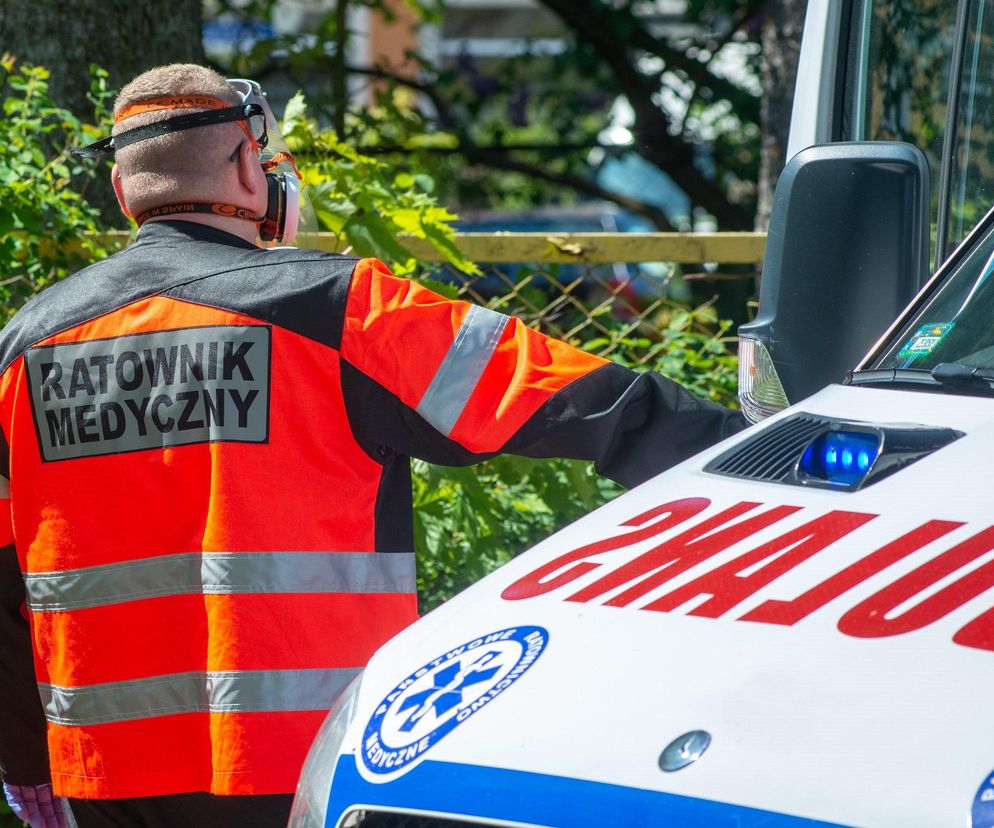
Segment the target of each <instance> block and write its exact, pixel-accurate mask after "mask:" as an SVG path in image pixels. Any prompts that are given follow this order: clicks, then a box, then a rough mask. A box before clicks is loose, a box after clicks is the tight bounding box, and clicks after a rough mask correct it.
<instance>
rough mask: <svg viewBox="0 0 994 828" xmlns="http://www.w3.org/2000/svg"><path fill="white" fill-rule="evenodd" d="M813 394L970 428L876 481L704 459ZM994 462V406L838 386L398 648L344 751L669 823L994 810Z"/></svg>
mask: <svg viewBox="0 0 994 828" xmlns="http://www.w3.org/2000/svg"><path fill="white" fill-rule="evenodd" d="M798 412H804V413H807V414H811V415H815V416H820V417H827V418H836V419H840V420H852V421H860V422H870V423H878V424H879V423H895V422H899V423H904V424H909V423H910V424H915V425H919V426H930V427H941V428H951V429H955V430H956V431H959V432H962V434H963V436H962V437H961V438H960V439H957V440H955V441H954V442H952V443H950V444H949V445H947V446H945V447H943V448H941V449H939V450H938V451H935V452H934V453H932V454H930V455H929V456H927V457H924V458H923V459H921V460H918V461H917V462H915V463H913V464H911V465H908V466H907V467H906V468H903V469H901V470H900V471H898V472H896V473H894V474H892V475H891V476H889V477H887V478H886V479H883V480H880V481H878V482H875V483H874V484H873V485H870V486H867V487H865V488H864V489H862V490H860V491H856V492H839V491H828V490H819V489H813V488H809V487H801V486H788V485H781V484H774V483H763V482H755V481H752V480H745V479H737V478H733V477H728V476H722V475H716V474H713V473H709V472H705V471H704V468H705V467H706V466H707V465H708V464H709V462H710V461H711V460H712V459H714V458H716V457H718V456H720V455H722V454H723V453H725V452H727V451H728V449H729V448H730V447H731V446H732V445H734V444H736V443H738V442H741V441H744V440H747V439H751V438H752V437H753V436H754V435H755V434H756V433H757V432H758V430H759V429H770V428H772V427H774V426H775V425H776V422H777V421H779V420H783V419H785V418H788V417H795V416H797V414H798ZM868 412H870V415H869V416H868ZM992 466H994V401H992V400H990V399H981V398H970V397H957V396H949V395H943V394H926V393H910V392H902V391H890V390H875V389H867V388H843V387H839V386H835V387H831V388H829V389H826V390H825V391H823V392H821V393H820V394H818V395H816V396H815V397H813V398H811V399H810V400H808V401H806V402H805V403H804V404H802V405H801V406H797V407H795V408H794V409H791V410H790V411H788V412H785V413H784V414H782V415H779V416H778V417H777V418H773V419H772V420H770V421H767V422H766V423H763V424H761V425H759V426H756V427H755V428H753V429H750V430H748V431H746V432H744V433H743V434H740V435H737V436H736V437H734V438H732V439H731V440H729V441H726V442H725V443H724V444H722V445H720V446H718V447H716V448H714V449H713V450H711V451H709V452H707V453H705V454H702V455H699V456H697V457H695V458H693V459H691V460H690V461H688V462H686V463H684V464H682V465H681V466H679V467H677V468H675V469H672V470H670V471H669V472H666V473H664V474H662V475H660V476H659V477H657V478H655V479H654V480H652V481H650V482H648V483H646V484H644V485H642V486H640V487H639V488H637V489H635V490H633V491H631V492H628V493H626V494H625V495H623V496H621V497H619V498H618V499H616V500H615V501H613V502H612V503H610V504H608V505H607V506H605V507H603V508H601V509H599V510H597V511H596V512H594V513H592V514H590V515H588V516H586V517H585V518H583V519H581V520H579V521H577V522H576V523H574V524H573V525H571V526H569V527H567V528H566V529H564V530H562V531H561V532H559V533H558V534H556V535H554V536H553V537H551V538H550V539H548V540H547V541H545V542H543V543H541V544H539V545H538V546H536V547H534V548H533V549H531V550H530V551H529V552H527V553H525V554H523V555H521V556H520V557H518V558H516V559H515V560H513V561H512V562H511V563H509V564H507V565H506V566H504V567H503V568H501V569H500V570H499V571H497V572H496V573H494V574H492V575H491V576H490V577H488V578H486V579H484V580H483V581H481V582H480V583H478V584H476V585H475V586H473V587H472V588H470V589H468V590H466V591H465V592H464V593H462V594H460V595H459V596H457V597H456V598H454V599H452V600H451V601H450V602H448V603H447V604H445V605H444V606H443V607H441V608H439V609H438V610H436V611H435V612H433V613H431V614H430V615H428V616H426V617H425V618H424V619H422V620H421V621H419V622H418V623H417V624H415V625H413V626H412V627H411V628H409V629H408V630H406V631H405V632H404V633H402V634H401V635H400V636H398V637H397V638H395V639H394V640H393V641H391V642H390V643H389V644H387V645H386V646H385V647H384V648H382V650H381V651H380V652H379V653H378V654H377V655H376V656H375V657H374V658H373V660H372V662H371V663H370V665H369V667H368V669H367V671H366V673H365V676H364V679H363V683H362V694H361V696H360V698H359V702H358V708H357V715H356V717H355V720H354V723H353V725H352V727H351V729H350V731H349V735H348V738H347V739H346V742H345V744H344V747H343V753H344V755H343V757H342V760H341V762H340V768H341V767H342V766H343V765H347V766H349V767H350V768H351V767H352V765H351V763H352V762H354V769H355V770H354V773H355V780H358V781H357V785H358V784H360V782H361V784H362V785H365V786H366V788H365V793H364V794H363V796H366V797H367V798H368V799H375V798H377V797H380V796H382V797H383V800H382V801H384V802H386V801H394V802H395V804H396V805H397V807H403V806H404V796H406V794H403V793H402V792H403V791H405V790H407V791H416V792H417V796H422V797H424V796H427V794H425V793H424V792H425V791H435V792H436V793H435V795H434V798H432V796H428V798H427V799H421V800H418V802H419V803H420V805H419V807H421V808H424V809H425V810H431V811H442V812H446V813H453V812H454V813H464V814H483V815H489V816H490V817H492V818H493V819H494V820H495V821H497V820H504V821H505V822H509V823H517V822H521V823H528V824H542V825H580V824H588V823H589V824H594V823H590V822H589V817H590V815H591V814H592V813H595V812H596V809H597V808H598V807H603V808H607V811H606V812H605V814H604V815H602V816H603V819H601V817H598V819H601V821H600V823H599V824H604V825H610V824H616V825H620V824H630V825H635V824H648V822H640V821H639V819H638V818H634V817H633V815H634V814H639V813H642V811H640V810H639V809H640V808H643V806H644V807H646V808H649V806H648V805H646V803H647V802H648V801H649V800H650V799H652V800H653V802H655V803H656V805H659V803H660V802H663V803H664V804H665V803H669V804H668V805H667V806H666V807H668V808H669V809H670V810H668V811H667V810H665V809H664V811H659V810H658V809H657V810H652V808H649V810H646V811H644V813H645V814H650V813H651V814H658V813H664V812H665V813H667V814H670V815H671V816H672V819H673V822H672V823H671V822H668V821H667V822H665V823H663V822H656V823H655V824H679V825H682V824H702V825H703V824H707V825H711V824H721V825H726V824H727V825H753V824H755V825H760V824H762V825H764V826H772V825H776V826H781V825H783V826H787V825H791V826H793V825H806V826H813V825H820V824H842V825H901V826H903V827H904V828H907V826H918V825H920V826H948V825H965V824H969V819H970V813H971V809H972V810H973V812H974V815H975V817H976V815H977V814H981V815H982V814H983V813H986V811H985V810H984V809H985V808H988V807H992V806H994V803H992V801H994V789H992V788H991V787H988V785H987V782H988V780H989V779H990V778H991V777H992V775H994V773H992V772H994V738H992V734H994V705H992V704H991V702H990V700H991V688H992V687H994V609H992V608H994V526H992V524H994V509H992V506H994V485H992V477H994V475H992V471H991V469H992ZM667 749H668V750H667ZM481 774H482V776H481ZM549 779H554V780H556V782H555V784H550V783H547V782H541V780H549ZM445 780H448V781H447V782H446V781H445ZM536 780H540V781H538V782H536ZM335 784H336V786H338V790H339V791H341V785H343V784H344V782H342V780H340V779H336V783H335ZM530 786H532V787H534V790H533V789H532V787H530ZM577 786H580V787H577ZM494 790H502V791H504V793H502V794H500V796H499V797H498V799H499V801H496V802H494V803H492V804H486V803H485V802H484V800H486V799H487V797H486V796H485V795H484V793H481V792H485V791H494ZM509 790H510V791H516V792H517V793H516V794H515V795H513V796H512V795H509V794H508V793H507V791H509ZM591 791H600V792H609V793H611V795H610V796H609V795H607V794H605V796H604V797H600V796H599V795H588V794H590V792H591ZM391 792H393V793H391ZM395 794H396V796H399V797H400V798H399V799H397V798H396V796H395ZM411 796H414V794H411ZM417 796H415V799H417ZM612 796H614V798H613V799H612ZM391 797H394V799H391ZM515 797H517V799H516V798H515ZM626 797H627V798H626ZM333 798H334V797H333ZM511 800H514V802H511ZM518 800H520V801H518ZM412 803H414V800H412ZM515 803H517V804H515ZM598 803H601V804H600V805H599V804H598ZM605 803H606V804H605ZM626 803H627V804H626ZM988 803H992V804H991V805H989V804H988ZM653 807H655V806H653ZM474 808H475V809H476V810H474ZM488 809H489V810H488ZM577 809H579V810H577ZM619 809H620V810H619ZM674 809H675V810H674ZM581 812H582V813H581ZM612 814H613V818H612V816H611V815H612ZM750 820H751V821H750ZM332 824H333V823H332ZM488 824H490V823H488ZM987 824H994V822H992V823H986V822H983V821H982V820H981V821H976V822H975V823H974V825H975V826H977V828H979V826H982V825H987Z"/></svg>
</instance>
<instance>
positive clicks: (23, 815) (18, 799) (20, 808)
mask: <svg viewBox="0 0 994 828" xmlns="http://www.w3.org/2000/svg"><path fill="white" fill-rule="evenodd" d="M3 795H4V796H5V797H7V804H8V805H10V810H12V811H13V812H14V816H16V817H17V818H18V819H19V820H21V822H26V823H27V824H28V825H30V826H31V828H67V825H68V823H67V822H66V816H65V810H64V803H63V801H62V800H61V799H60V798H59V797H57V796H53V795H52V786H51V785H8V784H7V783H6V782H4V783H3Z"/></svg>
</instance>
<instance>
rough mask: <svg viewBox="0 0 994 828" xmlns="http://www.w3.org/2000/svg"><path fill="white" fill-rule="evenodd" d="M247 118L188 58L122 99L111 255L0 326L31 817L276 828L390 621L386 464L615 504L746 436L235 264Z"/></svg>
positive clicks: (306, 275) (145, 79)
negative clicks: (562, 487)
mask: <svg viewBox="0 0 994 828" xmlns="http://www.w3.org/2000/svg"><path fill="white" fill-rule="evenodd" d="M265 109H266V108H265V106H264V105H261V104H260V101H259V99H258V89H257V88H254V87H253V86H252V85H251V84H248V83H245V82H231V83H229V82H227V81H225V80H224V79H223V78H221V77H220V76H218V75H216V74H215V73H213V72H211V71H210V70H207V69H204V68H202V67H198V66H191V65H173V66H165V67H160V68H158V69H154V70H152V71H149V72H147V73H145V74H143V75H141V76H139V77H138V78H136V79H135V80H134V81H132V82H131V83H130V84H128V85H127V86H126V87H125V88H124V89H123V90H122V91H121V94H120V95H119V97H118V99H117V102H116V105H115V121H116V125H115V127H114V135H113V138H112V139H106V140H105V141H102V142H98V144H97V145H95V146H96V150H100V149H104V150H108V151H113V152H115V153H116V162H117V163H116V166H115V167H114V170H113V173H112V182H113V185H114V189H115V192H116V193H117V195H118V198H119V201H120V203H121V207H122V209H123V210H124V211H125V213H126V214H127V215H129V216H133V217H135V218H136V220H137V221H138V223H139V225H140V226H141V229H140V230H139V233H138V238H137V241H136V242H135V243H134V244H133V245H131V246H130V247H129V248H128V249H127V250H124V251H122V252H120V253H118V254H116V255H115V256H112V257H111V258H109V259H107V260H104V261H102V262H99V263H97V264H95V265H93V266H91V267H88V268H86V269H85V270H83V271H81V272H79V273H77V274H76V275H74V276H73V277H71V278H69V279H67V280H65V281H64V282H62V283H60V284H57V285H55V286H53V287H51V288H49V289H48V290H46V291H44V292H43V293H42V294H41V295H39V296H38V297H36V298H35V299H33V300H32V301H31V302H29V303H28V304H27V305H26V306H25V307H24V308H23V310H22V311H21V312H20V313H19V314H18V315H17V316H16V317H15V319H14V320H13V321H12V322H11V324H10V325H8V326H7V328H6V329H5V330H4V331H3V332H2V335H0V426H2V432H3V433H2V435H0V458H2V461H3V462H2V463H0V471H2V473H3V477H0V486H2V491H0V496H2V500H0V503H2V504H3V506H4V508H5V509H9V515H10V520H6V519H4V520H0V533H2V534H3V535H4V537H3V538H2V539H0V546H2V545H3V544H7V545H6V546H5V547H3V548H0V698H2V703H0V760H2V762H3V767H4V775H5V783H6V791H7V796H8V799H9V800H10V802H11V804H12V805H13V806H14V807H15V808H17V809H18V812H19V813H21V814H23V815H25V818H28V819H29V821H30V822H31V824H32V825H62V824H64V820H65V819H66V816H65V814H64V811H63V807H62V806H63V805H64V804H65V803H68V804H69V806H70V808H71V812H72V814H73V815H74V818H75V820H76V821H77V822H78V824H79V825H80V826H83V828H86V826H104V825H139V826H162V827H163V828H166V827H168V828H175V826H180V825H211V826H218V825H221V826H223V825H239V826H241V825H274V826H275V825H283V824H285V822H286V819H287V815H288V812H289V808H290V802H291V795H292V792H293V790H294V788H295V785H296V781H297V776H298V773H299V771H300V768H301V765H302V763H303V760H304V756H305V754H306V751H307V749H308V746H309V744H310V742H311V740H312V738H313V736H314V734H315V732H316V731H317V729H318V726H319V725H320V724H321V722H322V720H323V718H324V716H325V713H326V711H327V709H328V708H329V707H330V706H331V704H332V702H333V701H334V699H335V697H336V695H337V694H338V693H339V692H340V691H341V690H342V689H343V688H344V687H346V686H347V685H348V684H349V682H350V681H351V680H352V678H353V677H354V676H355V675H356V674H357V673H358V672H359V671H360V669H361V668H362V667H363V665H364V664H365V663H366V661H367V659H368V658H369V656H370V655H371V654H372V653H373V652H374V651H375V650H376V649H377V648H378V647H379V646H380V645H381V644H382V643H383V642H384V641H386V640H387V639H388V638H390V637H391V636H392V635H394V634H395V633H396V632H398V631H399V630H401V629H402V628H403V627H404V626H406V625H407V624H409V623H410V622H411V621H413V620H414V619H415V617H416V610H417V607H416V595H415V580H414V560H413V548H414V544H413V537H412V522H411V487H410V466H409V458H410V457H420V458H423V459H425V460H428V461H430V462H434V463H442V464H447V465H465V464H469V463H474V462H477V461H480V460H482V459H485V458H487V457H490V456H493V455H494V454H496V453H499V452H511V453H516V454H521V455H526V456H532V457H550V456H565V457H575V458H586V459H590V460H594V461H596V463H597V467H598V469H599V470H600V472H601V473H603V474H605V475H607V476H609V477H612V478H614V479H615V480H617V481H619V482H621V483H624V484H626V485H634V484H636V483H639V482H641V481H643V480H645V479H647V478H648V477H650V476H652V475H653V474H655V473H656V472H659V471H661V470H662V469H664V468H666V467H668V466H670V465H672V464H673V463H675V462H678V461H680V460H682V459H684V458H686V457H688V456H690V455H692V454H694V453H695V452H697V451H699V450H700V449H702V448H704V447H706V446H709V445H711V444H713V443H714V442H716V441H718V440H720V439H722V438H723V437H725V436H727V435H729V434H731V433H732V432H734V431H736V430H737V429H739V428H741V427H742V426H743V425H744V422H743V420H742V419H741V417H740V416H739V415H738V414H736V413H734V412H729V411H726V410H725V409H723V408H721V407H719V406H716V405H713V404H710V403H707V402H703V401H701V400H698V399H695V398H694V397H692V396H691V395H689V394H688V393H686V392H685V391H684V390H683V389H681V388H680V387H679V386H677V385H675V384H674V383H672V382H669V381H668V380H666V379H663V378H662V377H660V376H657V375H653V374H636V373H634V372H632V371H629V370H627V369H625V368H623V367H621V366H618V365H615V364H613V363H610V362H608V361H606V360H604V359H601V358H599V357H596V356H592V355H590V354H587V353H583V352H581V351H578V350H576V349H574V348H572V347H570V346H569V345H566V344H564V343H562V342H559V341H557V340H554V339H550V338H548V337H546V336H543V335H542V334H540V333H538V332H536V331H534V330H532V329H531V328H528V327H526V326H525V325H524V324H522V323H521V322H520V321H519V320H517V319H514V318H510V317H507V316H504V315H502V314H499V313H497V312H495V311H491V310H486V309H484V308H481V307H476V306H473V305H470V304H467V303H465V302H457V301H450V300H448V299H445V298H442V297H440V296H438V295H436V294H434V293H432V292H431V291H429V290H426V289H425V288H423V287H421V286H420V285H419V284H417V283H416V282H412V281H408V280H405V279H398V278H395V277H394V276H392V275H391V274H390V273H389V271H388V270H387V268H386V267H385V266H384V265H383V264H382V263H380V262H379V261H376V260H373V259H356V258H349V257H344V256H337V255H331V254H323V253H316V252H313V251H308V250H297V249H292V248H277V249H272V250H264V249H260V247H259V246H258V244H257V242H258V239H259V238H260V236H261V237H262V238H263V239H266V238H269V239H276V240H279V239H281V238H282V239H284V240H288V238H289V236H291V235H292V225H293V222H294V219H295V216H294V214H293V206H294V199H295V193H296V180H295V176H293V174H292V173H288V172H286V169H285V167H284V170H283V171H282V172H276V171H274V168H275V167H276V166H277V164H278V163H279V161H275V160H274V159H269V160H268V161H265V163H263V164H261V163H260V151H261V149H262V147H263V146H264V145H265V141H266V137H267V136H266V128H267V126H268V128H269V129H272V126H273V125H272V123H271V122H270V123H269V124H267V123H266V122H265V116H266V112H265ZM96 150H95V151H96ZM280 161H282V162H283V163H284V165H285V163H286V161H287V159H286V158H282V159H280ZM264 167H265V168H264ZM291 167H292V163H291ZM8 485H9V489H8ZM29 622H30V625H29ZM39 693H40V696H41V704H39V703H38V694H39ZM53 797H54V799H53ZM43 807H47V808H48V810H49V813H48V815H45V814H43V813H42V810H43Z"/></svg>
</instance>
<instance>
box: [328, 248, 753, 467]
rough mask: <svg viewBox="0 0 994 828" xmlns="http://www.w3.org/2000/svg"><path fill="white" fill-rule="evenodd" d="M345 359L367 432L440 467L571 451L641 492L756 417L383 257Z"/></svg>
mask: <svg viewBox="0 0 994 828" xmlns="http://www.w3.org/2000/svg"><path fill="white" fill-rule="evenodd" d="M341 354H342V357H343V359H344V364H343V368H342V376H343V384H344V387H345V392H346V402H347V405H348V407H349V409H350V421H351V422H352V423H353V428H354V429H355V430H356V431H357V436H359V437H360V439H362V440H365V441H368V442H371V443H374V444H379V445H384V446H387V447H389V448H390V449H392V450H394V451H398V452H400V453H403V454H408V455H410V456H413V457H420V458H422V459H425V460H429V461H431V462H435V463H440V464H444V465H465V464H468V463H474V462H478V461H480V460H482V459H486V458H487V457H490V456H493V455H494V454H497V453H501V452H508V453H513V454H521V455H525V456H529V457H569V458H575V459H584V460H593V461H594V462H595V463H596V465H597V469H598V471H599V472H600V473H602V474H604V475H606V476H608V477H610V478H612V479H614V480H616V481H618V482H619V483H622V484H624V485H626V486H633V485H636V484H638V483H641V482H642V481H644V480H646V479H648V478H649V477H652V476H653V475H654V474H657V473H659V472H661V471H663V470H664V469H666V468H669V467H670V466H672V465H674V464H675V463H677V462H680V461H681V460H684V459H686V458H688V457H690V456H692V455H693V454H696V453H697V452H698V451H700V450H702V449H704V448H707V447H708V446H710V445H713V444H714V443H716V442H718V441H719V440H721V439H723V438H724V437H727V436H729V435H731V434H733V433H734V432H736V431H738V430H739V429H741V428H743V427H745V425H746V423H745V420H744V419H743V417H742V416H741V414H739V413H738V412H734V411H729V410H727V409H725V408H722V407H721V406H719V405H716V404H714V403H710V402H707V401H704V400H700V399H698V398H696V397H694V396H693V395H691V394H689V393H688V392H687V391H686V390H684V389H683V388H682V387H681V386H679V385H678V384H677V383H674V382H672V381H670V380H667V379H665V378H664V377H662V376H659V375H658V374H652V373H644V374H640V373H636V372H635V371H632V370H630V369H628V368H625V367H623V366H620V365H616V364H614V363H611V362H608V361H607V360H605V359H602V358H600V357H597V356H594V355H592V354H588V353H585V352H583V351H580V350H578V349H576V348H573V347H571V346H570V345H567V344H566V343H563V342H560V341H558V340H556V339H552V338H550V337H547V336H545V335H543V334H541V333H539V332H537V331H535V330H533V329H531V328H529V327H527V326H526V325H524V323H522V322H521V321H520V320H518V319H515V318H514V317H508V316H504V315H503V314H500V313H497V312H495V311H490V310H487V309H485V308H481V307H477V306H474V305H470V304H468V303H466V302H457V301H451V300H448V299H445V298H443V297H441V296H438V295H437V294H434V293H432V292H431V291H429V290H426V289H425V288H424V287H422V286H420V285H418V284H416V283H414V282H411V281H409V280H406V279H397V278H395V277H393V276H391V275H390V273H389V271H388V270H387V269H386V268H385V266H384V265H382V264H381V263H380V262H377V261H375V260H369V259H367V260H364V261H362V262H360V263H359V264H358V265H357V267H356V270H355V272H354V274H353V277H352V283H351V286H350V291H349V300H348V307H347V311H346V316H345V325H344V330H343V332H342V349H341Z"/></svg>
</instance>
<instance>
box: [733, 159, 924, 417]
mask: <svg viewBox="0 0 994 828" xmlns="http://www.w3.org/2000/svg"><path fill="white" fill-rule="evenodd" d="M929 231H930V227H929V178H928V162H927V161H926V159H925V156H924V154H923V153H922V152H921V151H920V150H919V149H918V148H917V147H914V146H912V145H911V144H903V143H898V142H884V141H872V142H869V141H868V142H852V143H836V144H824V145H820V146H815V147H809V148H808V149H805V150H802V151H801V152H799V153H798V154H797V155H795V156H794V157H793V158H792V159H791V160H790V162H788V164H787V166H786V167H785V168H784V171H783V173H782V175H781V176H780V181H779V183H778V184H777V189H776V194H775V196H774V202H773V211H772V215H771V217H770V227H769V232H768V234H767V242H766V256H765V262H764V265H763V277H762V283H761V285H760V291H759V312H758V313H757V315H756V318H755V320H753V321H752V322H750V323H748V324H746V325H742V326H741V327H740V328H739V336H740V337H742V338H743V339H748V340H753V342H752V343H750V348H752V349H753V350H755V351H757V352H760V353H762V349H763V348H765V350H766V352H767V354H766V355H763V358H764V359H766V358H767V356H768V358H769V359H770V360H771V361H772V365H773V367H774V368H775V375H774V380H775V379H776V377H779V381H780V383H781V384H782V388H783V392H784V393H785V394H786V400H789V402H790V403H795V402H797V401H798V400H801V399H804V398H805V397H807V396H809V395H811V394H813V393H814V392H815V391H818V390H819V389H821V388H823V387H824V386H825V385H828V384H829V383H832V382H838V381H840V380H842V378H843V377H844V376H845V373H846V371H848V370H849V369H851V368H852V367H853V366H854V365H856V364H857V363H858V362H859V360H860V358H861V357H862V356H863V355H864V354H865V353H866V352H867V351H868V350H869V348H870V347H871V346H872V345H873V343H874V342H875V341H876V340H877V339H878V338H879V337H880V335H881V334H882V333H883V332H884V331H885V330H886V329H887V327H888V325H890V323H891V322H892V321H893V320H894V318H895V317H896V316H897V314H898V313H899V312H900V311H901V310H902V309H903V308H904V307H905V305H907V303H908V302H909V301H910V300H911V298H912V297H913V296H914V295H915V294H916V293H917V291H918V290H919V288H921V287H922V286H923V285H924V284H925V281H926V279H927V278H928V276H929V273H930V268H929ZM749 371H750V368H749V367H748V366H743V372H742V374H740V377H745V378H746V379H748V378H749V376H750V375H749ZM751 371H752V376H754V375H755V374H756V369H755V366H752V368H751ZM747 390H748V389H746V388H743V387H742V384H741V383H740V395H742V394H743V393H744V392H747ZM774 396H776V395H774ZM742 401H743V408H744V409H746V410H747V413H750V411H749V406H748V405H747V399H746V398H745V397H743V400H742ZM774 407H775V406H774ZM753 408H754V409H755V406H753ZM760 408H763V406H760ZM769 413H772V410H763V411H761V412H760V413H759V414H758V415H756V413H755V411H753V412H752V413H751V415H750V418H751V419H759V418H760V417H761V416H763V415H764V414H769Z"/></svg>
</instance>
